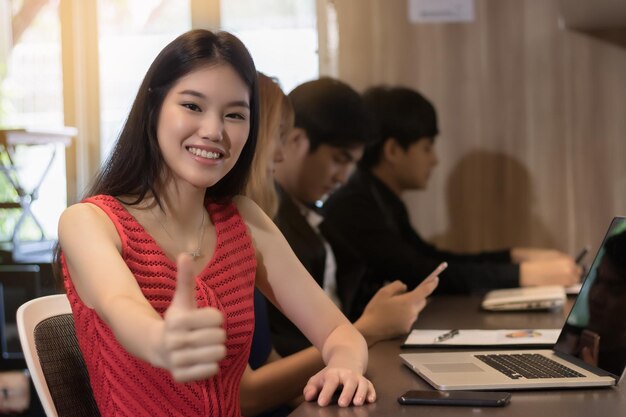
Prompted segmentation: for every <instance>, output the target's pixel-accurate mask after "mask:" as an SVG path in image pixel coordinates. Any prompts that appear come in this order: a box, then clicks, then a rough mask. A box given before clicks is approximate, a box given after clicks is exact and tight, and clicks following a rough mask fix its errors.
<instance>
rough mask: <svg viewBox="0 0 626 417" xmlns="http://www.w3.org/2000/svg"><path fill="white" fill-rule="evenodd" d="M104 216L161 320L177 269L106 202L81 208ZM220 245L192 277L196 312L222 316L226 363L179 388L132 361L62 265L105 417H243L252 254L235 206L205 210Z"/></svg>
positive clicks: (251, 323) (250, 329) (92, 200)
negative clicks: (242, 382) (205, 309)
mask: <svg viewBox="0 0 626 417" xmlns="http://www.w3.org/2000/svg"><path fill="white" fill-rule="evenodd" d="M85 202H89V203H92V204H94V205H96V206H98V207H99V208H100V209H102V210H103V211H104V212H105V213H106V214H107V215H108V216H109V218H110V219H111V221H112V222H113V224H114V225H115V227H116V229H117V232H118V234H119V236H120V239H121V241H122V257H123V259H124V261H125V262H126V264H127V265H128V267H129V268H130V270H131V272H132V273H133V274H134V276H135V278H136V279H137V282H138V283H139V286H140V288H141V291H142V292H143V294H144V296H145V297H146V299H148V301H149V302H150V304H151V305H152V307H154V309H155V310H156V311H157V312H158V313H159V314H160V315H161V316H163V314H164V313H165V310H167V308H168V307H169V305H170V303H171V301H172V297H173V295H174V290H175V288H176V264H175V263H174V262H173V261H172V260H170V259H169V258H168V257H167V256H166V255H165V253H163V251H162V249H161V248H160V247H159V246H158V245H157V243H156V242H155V241H154V239H153V238H152V237H151V236H150V235H149V234H148V233H147V232H146V230H145V229H144V228H143V227H142V226H141V225H140V224H139V223H138V222H137V221H136V220H135V219H134V217H133V216H132V215H131V214H130V213H129V212H128V211H127V210H126V209H125V208H124V207H123V206H122V205H121V204H120V203H119V201H117V200H116V199H115V198H113V197H110V196H104V195H99V196H95V197H91V198H88V199H86V200H85ZM207 210H208V212H209V215H210V218H211V221H212V222H213V224H214V225H215V230H216V234H217V244H216V248H215V253H214V254H213V257H212V259H211V260H210V261H209V263H208V264H207V265H206V266H205V268H204V270H203V271H202V272H201V273H200V274H199V275H198V276H197V277H196V301H197V303H198V306H199V307H205V306H211V307H214V308H217V309H219V310H220V311H222V312H223V313H224V318H225V319H224V324H223V326H224V328H225V329H226V333H227V339H226V349H227V354H226V357H225V358H224V359H223V360H222V361H220V364H219V368H220V369H219V372H218V373H217V374H216V375H214V376H213V377H211V378H209V379H207V380H203V381H196V382H193V383H186V384H181V383H178V382H176V381H174V379H173V378H172V377H171V375H170V373H169V372H167V371H165V370H163V369H159V368H155V367H153V366H151V365H150V364H148V363H147V362H144V361H142V360H140V359H137V358H135V357H134V356H132V355H131V354H129V353H128V352H127V351H126V350H125V349H124V348H123V347H122V346H121V345H120V344H119V343H118V341H117V340H116V339H115V336H114V335H113V332H112V331H111V329H110V328H109V327H108V326H107V325H106V323H104V322H103V321H102V320H101V319H100V317H98V315H97V314H96V312H95V311H94V310H93V309H91V308H89V307H87V306H86V305H85V304H84V303H83V302H82V300H81V299H80V297H79V296H78V294H77V293H76V291H75V289H74V285H73V284H72V280H71V277H70V275H69V272H68V269H67V265H66V262H65V259H64V258H62V259H61V262H62V268H63V275H64V283H65V289H66V291H67V296H68V298H69V301H70V304H71V306H72V312H73V315H74V322H75V327H76V336H77V338H78V342H79V345H80V349H81V351H82V354H83V357H84V359H85V364H86V365H87V370H88V372H89V379H90V382H91V387H92V389H93V393H94V396H95V399H96V403H97V404H98V408H99V409H100V413H101V414H102V416H103V417H105V416H106V417H110V416H129V417H139V416H146V417H157V416H181V417H182V416H186V417H188V416H240V415H241V411H240V408H239V383H240V380H241V376H242V374H243V371H244V369H245V367H246V364H247V361H248V356H249V353H250V344H251V340H252V332H253V330H254V308H253V290H254V277H255V274H256V254H255V250H254V247H253V245H252V241H251V238H250V236H249V234H248V230H247V227H246V225H245V223H244V221H243V219H242V218H241V216H240V215H239V212H238V211H237V208H236V207H235V205H234V204H233V203H232V202H230V203H228V204H225V205H221V204H212V203H210V204H208V206H207Z"/></svg>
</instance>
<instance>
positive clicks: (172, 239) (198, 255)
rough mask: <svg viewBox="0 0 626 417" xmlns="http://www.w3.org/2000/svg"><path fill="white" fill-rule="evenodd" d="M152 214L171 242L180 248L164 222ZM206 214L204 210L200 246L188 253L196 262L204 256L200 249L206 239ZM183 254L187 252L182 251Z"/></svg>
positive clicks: (199, 239) (199, 237) (199, 238)
mask: <svg viewBox="0 0 626 417" xmlns="http://www.w3.org/2000/svg"><path fill="white" fill-rule="evenodd" d="M150 212H151V213H152V217H154V220H156V221H157V223H159V225H161V228H162V229H163V231H164V232H165V234H167V236H168V237H169V238H170V240H171V241H172V242H173V243H175V244H176V246H178V244H177V242H176V240H175V239H174V237H172V235H171V234H170V232H168V231H167V228H166V227H165V224H163V222H161V220H159V219H158V217H157V216H156V214H154V212H153V211H150ZM205 213H206V210H204V209H203V210H202V221H201V222H200V236H198V246H197V247H196V250H194V251H191V252H187V254H188V255H189V256H191V258H192V259H193V260H194V261H195V260H196V258H199V257H201V256H202V254H201V253H200V249H201V246H202V239H204V217H205ZM181 252H186V251H184V250H183V251H181Z"/></svg>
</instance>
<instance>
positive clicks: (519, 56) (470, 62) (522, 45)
mask: <svg viewBox="0 0 626 417" xmlns="http://www.w3.org/2000/svg"><path fill="white" fill-rule="evenodd" d="M334 6H335V7H336V10H337V15H338V21H339V40H340V49H339V57H338V68H339V77H340V78H341V79H343V80H345V81H347V82H348V83H350V84H351V85H352V86H354V87H355V88H356V89H358V90H359V91H362V90H364V89H365V88H367V87H368V86H371V85H376V84H392V85H393V84H397V85H406V86H410V87H413V88H416V89H418V90H419V91H421V92H422V93H424V94H425V95H426V96H427V97H429V98H430V99H431V100H432V101H433V103H434V104H435V106H436V107H437V109H438V113H439V120H440V130H441V134H440V136H439V137H438V139H437V152H438V154H439V159H440V163H439V165H438V167H437V168H436V171H435V173H434V176H433V177H432V179H431V183H430V184H429V188H428V190H425V191H421V192H412V193H409V194H408V195H407V196H406V200H407V202H408V204H409V207H410V211H411V216H412V221H413V222H414V224H415V225H416V226H417V228H418V229H419V230H420V231H422V232H423V235H424V236H425V237H428V238H430V239H431V240H433V241H435V242H437V243H438V244H440V245H441V246H444V247H448V248H452V249H459V250H480V249H489V248H498V247H504V246H510V245H533V246H551V247H556V248H559V249H561V250H564V251H568V252H570V253H573V252H575V251H577V250H578V249H579V248H580V247H582V245H583V244H585V243H590V244H592V245H597V244H598V243H599V239H600V238H601V237H602V235H603V233H604V230H605V228H606V226H607V225H608V222H609V220H610V218H611V217H612V216H613V215H617V214H622V215H626V167H625V164H624V159H625V158H626V48H624V47H622V46H619V45H617V44H613V43H608V42H606V41H603V40H601V39H599V38H594V37H591V36H589V35H585V34H582V33H579V32H574V31H569V30H562V29H560V28H559V23H558V19H559V13H560V12H559V2H558V0H476V2H475V12H476V19H475V21H474V22H470V23H449V24H412V23H410V22H408V17H407V16H408V11H407V2H406V1H405V0H388V1H383V0H341V1H335V2H334Z"/></svg>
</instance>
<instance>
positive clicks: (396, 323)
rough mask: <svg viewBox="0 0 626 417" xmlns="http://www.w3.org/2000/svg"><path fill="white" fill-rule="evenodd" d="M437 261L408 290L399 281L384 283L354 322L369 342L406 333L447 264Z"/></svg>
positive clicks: (435, 286) (370, 343)
mask: <svg viewBox="0 0 626 417" xmlns="http://www.w3.org/2000/svg"><path fill="white" fill-rule="evenodd" d="M447 266H448V265H447V263H445V262H444V263H442V264H441V265H439V266H438V267H437V268H436V269H435V270H434V271H433V272H432V273H431V274H430V275H429V276H428V277H427V278H426V279H425V280H424V281H422V282H421V283H420V284H419V285H418V286H417V287H415V288H414V289H413V290H411V291H407V287H406V285H405V284H404V283H403V282H401V281H394V282H392V283H390V284H387V285H385V286H384V287H383V288H381V289H380V290H378V292H377V293H376V294H375V295H374V297H372V299H371V300H370V302H369V303H368V304H367V306H366V307H365V310H364V311H363V314H362V315H361V317H359V319H358V320H357V321H356V322H355V323H354V326H355V327H356V328H357V330H359V331H360V332H361V334H362V335H363V337H365V340H366V342H367V344H368V346H372V345H373V344H375V343H376V342H379V341H381V340H386V339H391V338H393V337H397V336H400V335H404V334H407V333H409V332H410V331H411V327H412V326H413V323H415V320H417V318H418V316H419V313H420V312H421V311H422V310H423V309H424V307H425V306H426V299H427V297H428V296H429V295H430V294H431V293H432V292H433V291H434V290H435V288H437V285H438V284H439V274H441V272H443V270H444V269H446V267H447Z"/></svg>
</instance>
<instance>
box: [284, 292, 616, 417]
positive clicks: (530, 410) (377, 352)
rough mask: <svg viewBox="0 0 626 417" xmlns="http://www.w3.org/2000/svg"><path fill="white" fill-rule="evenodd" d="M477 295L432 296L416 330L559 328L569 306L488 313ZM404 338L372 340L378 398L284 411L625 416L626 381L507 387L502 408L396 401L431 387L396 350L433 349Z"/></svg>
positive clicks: (323, 415) (324, 416)
mask: <svg viewBox="0 0 626 417" xmlns="http://www.w3.org/2000/svg"><path fill="white" fill-rule="evenodd" d="M480 301H481V297H479V296H471V297H467V296H436V297H433V298H432V299H431V302H430V303H429V305H428V306H427V307H426V309H425V310H424V311H423V312H422V314H421V315H420V317H419V319H418V321H417V322H416V325H415V327H416V328H420V329H450V328H458V329H518V328H519V329H528V328H538V329H539V328H546V329H547V328H560V327H561V326H562V325H563V322H564V321H565V318H566V316H567V312H568V311H569V309H570V308H571V305H572V301H573V300H572V299H571V298H568V302H567V305H566V308H565V309H563V310H559V311H548V312H545V311H544V312H526V313H520V312H512V313H511V312H510V313H501V312H500V313H489V312H485V311H481V310H480V308H479V306H480ZM403 341H404V338H400V339H396V340H391V341H387V342H382V343H378V344H377V345H375V346H373V347H372V348H371V349H370V358H369V369H368V377H369V378H370V379H371V381H372V382H373V383H374V385H375V387H376V392H377V394H378V401H377V402H376V403H374V404H370V405H367V406H364V407H350V408H340V407H338V406H336V405H332V406H329V407H324V408H322V407H319V406H317V404H315V403H304V404H302V405H301V406H299V407H298V408H297V409H296V410H295V411H294V412H293V413H292V414H290V416H294V417H297V416H318V417H333V416H340V417H348V416H358V417H364V416H429V417H430V416H483V415H501V416H504V415H506V416H507V417H515V416H519V417H532V416H548V417H560V416H563V417H571V416H601V417H616V416H626V381H625V382H624V383H623V384H622V385H620V386H619V387H611V388H593V389H588V388H587V389H567V390H566V389H552V390H527V391H515V390H513V391H511V392H512V393H513V395H512V397H511V403H510V404H509V405H507V406H505V407H495V408H491V407H482V408H479V407H455V406H423V405H419V406H402V405H400V404H398V402H397V397H398V396H399V395H401V394H402V393H404V392H405V391H407V390H410V389H432V388H431V387H430V385H428V384H427V383H426V382H425V381H423V380H422V379H421V378H420V377H419V376H417V375H416V374H415V373H413V372H412V371H410V370H409V369H408V368H407V367H405V366H404V365H402V362H401V360H400V358H399V357H398V354H400V353H401V352H417V351H421V352H426V351H434V349H429V350H426V349H416V348H412V349H402V348H401V347H400V345H401V344H402V342H403Z"/></svg>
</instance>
